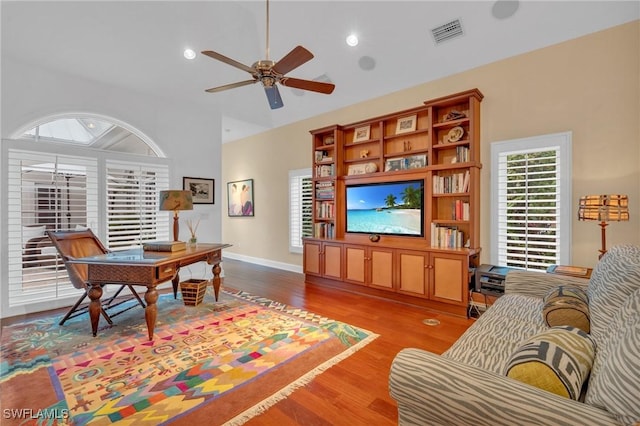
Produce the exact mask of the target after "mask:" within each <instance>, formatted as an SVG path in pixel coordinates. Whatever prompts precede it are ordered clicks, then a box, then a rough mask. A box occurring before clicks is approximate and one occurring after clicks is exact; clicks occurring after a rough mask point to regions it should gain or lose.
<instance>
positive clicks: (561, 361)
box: [505, 326, 595, 400]
mask: <svg viewBox="0 0 640 426" xmlns="http://www.w3.org/2000/svg"><path fill="white" fill-rule="evenodd" d="M594 356H595V343H594V342H593V340H592V339H591V337H590V336H589V334H587V333H585V332H584V331H582V330H580V329H579V328H576V327H569V326H562V327H552V328H550V329H548V330H546V331H543V332H541V333H539V334H537V335H535V336H533V337H531V338H530V339H528V340H527V341H525V342H524V343H523V344H522V345H521V346H520V347H519V348H518V349H517V350H516V352H515V353H514V354H512V355H511V357H510V359H509V360H508V362H507V367H506V370H505V374H506V375H507V376H508V377H510V378H512V379H515V380H518V381H521V382H524V383H527V384H529V385H531V386H535V387H537V388H540V389H544V390H546V391H548V392H552V393H555V394H557V395H560V396H564V397H566V398H571V399H575V400H578V398H580V393H581V391H582V385H583V384H584V382H585V381H586V380H587V377H589V372H590V371H591V366H592V365H593V358H594Z"/></svg>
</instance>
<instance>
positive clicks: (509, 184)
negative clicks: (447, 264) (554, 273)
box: [496, 144, 571, 270]
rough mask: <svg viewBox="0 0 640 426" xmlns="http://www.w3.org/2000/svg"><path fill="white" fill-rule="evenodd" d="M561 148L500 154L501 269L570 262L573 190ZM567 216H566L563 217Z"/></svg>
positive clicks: (498, 159) (552, 146) (498, 195)
mask: <svg viewBox="0 0 640 426" xmlns="http://www.w3.org/2000/svg"><path fill="white" fill-rule="evenodd" d="M565 152H566V149H562V146H561V145H560V144H555V145H554V144H551V145H547V146H539V147H534V148H531V149H527V150H518V151H515V150H514V151H509V150H504V151H502V152H500V153H499V154H498V155H497V215H496V216H497V222H498V227H497V238H498V244H497V246H498V252H497V259H498V261H497V262H498V265H502V266H510V267H516V268H523V269H527V270H546V268H547V267H548V266H549V265H551V264H559V263H562V262H563V261H566V260H565V259H566V258H567V256H566V252H567V251H568V250H567V247H568V241H569V240H570V234H569V233H568V229H569V227H570V216H567V215H566V212H567V211H569V212H570V211H571V207H570V206H569V204H568V203H569V202H570V191H566V190H565V191H563V189H562V188H563V185H562V183H563V182H566V180H568V179H567V176H568V175H567V172H568V171H567V170H563V169H564V168H565V167H564V166H563V165H565V164H566V163H567V159H563V158H562V157H563V155H564V153H565ZM563 211H564V212H565V213H563Z"/></svg>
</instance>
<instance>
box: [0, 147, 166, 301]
mask: <svg viewBox="0 0 640 426" xmlns="http://www.w3.org/2000/svg"><path fill="white" fill-rule="evenodd" d="M3 143H4V144H5V146H8V147H7V148H3V151H4V153H5V154H6V159H7V160H6V161H7V163H6V164H7V186H6V194H7V199H8V202H7V225H8V226H7V240H8V246H7V247H8V255H7V277H8V293H5V294H7V296H8V297H7V299H8V303H7V304H6V305H5V307H9V308H12V307H18V306H23V305H27V304H30V303H38V302H40V303H42V302H46V303H50V302H54V301H56V300H61V301H62V300H64V299H67V298H69V297H71V296H75V297H77V294H78V292H79V290H77V289H75V288H74V287H73V286H72V285H71V284H70V282H69V280H68V276H67V273H66V269H65V268H64V265H63V264H62V261H61V259H60V258H59V257H58V256H57V252H56V251H55V249H54V248H53V247H52V246H51V245H50V242H45V243H42V242H38V243H36V241H38V239H37V238H36V239H33V238H32V235H31V234H32V233H33V231H34V230H38V233H39V234H42V233H43V230H42V228H44V229H47V230H53V229H56V230H67V229H68V230H73V229H76V228H84V227H90V228H92V230H93V231H94V232H95V233H96V234H97V235H98V236H99V237H100V238H101V239H102V241H103V242H104V243H105V245H106V246H107V247H109V248H110V249H113V250H119V249H126V248H131V247H137V246H139V244H140V243H141V241H144V240H146V239H163V240H164V239H168V235H169V216H168V215H166V214H162V213H164V212H159V211H158V209H157V193H158V191H159V190H162V189H168V186H169V162H168V161H167V160H166V159H163V158H153V157H141V158H140V161H136V162H130V161H129V162H128V161H124V160H122V159H121V157H124V156H123V154H121V153H111V152H106V151H97V150H94V149H83V148H78V147H75V148H73V149H72V150H70V149H59V150H56V152H47V151H46V149H40V148H41V146H39V145H38V144H37V143H26V142H12V141H3ZM19 145H20V146H25V147H28V148H26V149H19V148H17V147H18V146H19ZM48 149H51V147H50V146H49V147H48ZM54 149H55V148H54ZM57 151H60V152H57ZM75 154H77V155H75ZM129 157H130V155H129ZM125 172H126V173H125ZM123 176H126V181H122V178H123ZM117 179H120V180H119V181H117ZM116 181H117V182H116ZM118 182H120V184H122V186H118ZM109 200H111V202H109ZM34 228H35V229H34ZM29 241H31V243H30V244H29V247H30V248H29V249H27V248H26V244H27V242H29ZM31 247H33V248H31ZM25 254H26V255H25ZM27 310H29V309H27Z"/></svg>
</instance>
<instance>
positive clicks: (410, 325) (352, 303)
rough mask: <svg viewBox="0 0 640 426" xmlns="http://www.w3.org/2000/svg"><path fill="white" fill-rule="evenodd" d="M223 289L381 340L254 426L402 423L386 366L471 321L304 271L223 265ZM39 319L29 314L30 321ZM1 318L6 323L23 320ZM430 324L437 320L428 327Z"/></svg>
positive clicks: (441, 347) (437, 347)
mask: <svg viewBox="0 0 640 426" xmlns="http://www.w3.org/2000/svg"><path fill="white" fill-rule="evenodd" d="M223 269H224V275H225V278H224V280H223V288H224V287H228V288H232V289H236V290H244V291H247V292H249V293H252V294H254V295H258V296H263V297H267V298H269V299H272V300H276V301H278V302H282V303H286V304H288V305H291V306H296V307H300V308H303V309H306V310H308V311H310V312H314V313H317V314H320V315H323V316H325V317H328V318H332V319H335V320H339V321H343V322H346V323H349V324H351V325H354V326H357V327H360V328H363V329H366V330H369V331H372V332H374V333H376V334H379V335H380V337H378V338H377V339H376V340H374V341H373V342H371V343H370V344H368V345H367V346H365V347H364V348H363V349H361V350H359V351H358V352H356V353H355V354H353V355H351V356H350V357H348V358H347V359H345V360H343V361H341V362H340V363H338V364H337V365H335V366H333V367H331V368H330V369H328V370H327V371H325V372H323V373H322V374H320V375H319V376H317V377H316V378H315V379H314V380H313V381H312V382H311V383H309V384H308V385H306V386H305V387H302V388H300V389H298V390H296V391H295V392H293V393H292V394H291V395H290V396H289V397H288V398H287V399H285V400H283V401H281V402H279V403H277V404H276V405H274V406H273V407H271V408H270V409H268V410H267V411H266V412H264V413H263V414H261V415H259V416H257V417H255V418H253V419H252V420H250V421H249V422H248V423H247V425H249V426H258V425H259V426H269V425H273V426H276V425H277V426H287V425H304V426H324V425H348V426H358V425H362V426H365V425H366V426H373V425H375V426H383V425H395V424H397V410H396V404H395V401H394V400H393V399H392V398H391V397H390V396H389V387H388V382H389V368H390V366H391V362H392V361H393V358H394V357H395V355H396V354H397V353H398V352H399V351H400V350H401V349H402V348H406V347H414V348H421V349H425V350H427V351H430V352H434V353H442V352H443V351H445V350H446V349H447V348H449V346H451V344H452V343H453V342H454V341H455V340H456V339H458V337H459V336H460V335H461V334H462V333H463V332H464V331H465V330H466V329H467V328H468V327H469V326H470V325H471V324H472V323H473V321H474V320H472V319H466V318H460V317H454V316H451V315H447V314H441V313H438V312H434V311H429V310H427V309H425V308H419V307H414V306H410V305H406V304H401V303H397V302H391V301H387V300H383V299H379V298H374V297H370V296H364V295H359V294H355V293H349V292H344V291H341V290H336V289H330V288H325V287H321V286H317V285H310V284H305V283H304V276H303V275H302V274H298V273H293V272H288V271H282V270H279V269H274V268H268V267H264V266H259V265H255V264H251V263H246V262H241V261H237V260H225V261H224V262H223ZM38 315H41V314H32V315H27V316H26V318H30V317H37V316H38ZM24 319H25V316H21V317H20V318H9V319H3V320H2V321H1V323H2V324H3V325H7V324H8V323H11V322H14V321H18V320H24ZM425 319H437V320H439V321H440V324H439V325H436V326H429V325H425V324H424V323H423V320H425Z"/></svg>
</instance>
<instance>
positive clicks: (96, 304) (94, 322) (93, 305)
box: [89, 285, 102, 337]
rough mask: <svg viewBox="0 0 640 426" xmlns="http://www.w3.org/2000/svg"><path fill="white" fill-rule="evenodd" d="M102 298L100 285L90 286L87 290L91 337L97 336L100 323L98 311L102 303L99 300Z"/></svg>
mask: <svg viewBox="0 0 640 426" xmlns="http://www.w3.org/2000/svg"><path fill="white" fill-rule="evenodd" d="M101 297H102V287H100V285H92V286H91V288H90V289H89V299H91V302H90V303H89V316H90V317H91V332H92V333H93V337H96V335H97V334H98V322H99V321H100V311H101V310H102V303H101V302H100V298H101Z"/></svg>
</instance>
